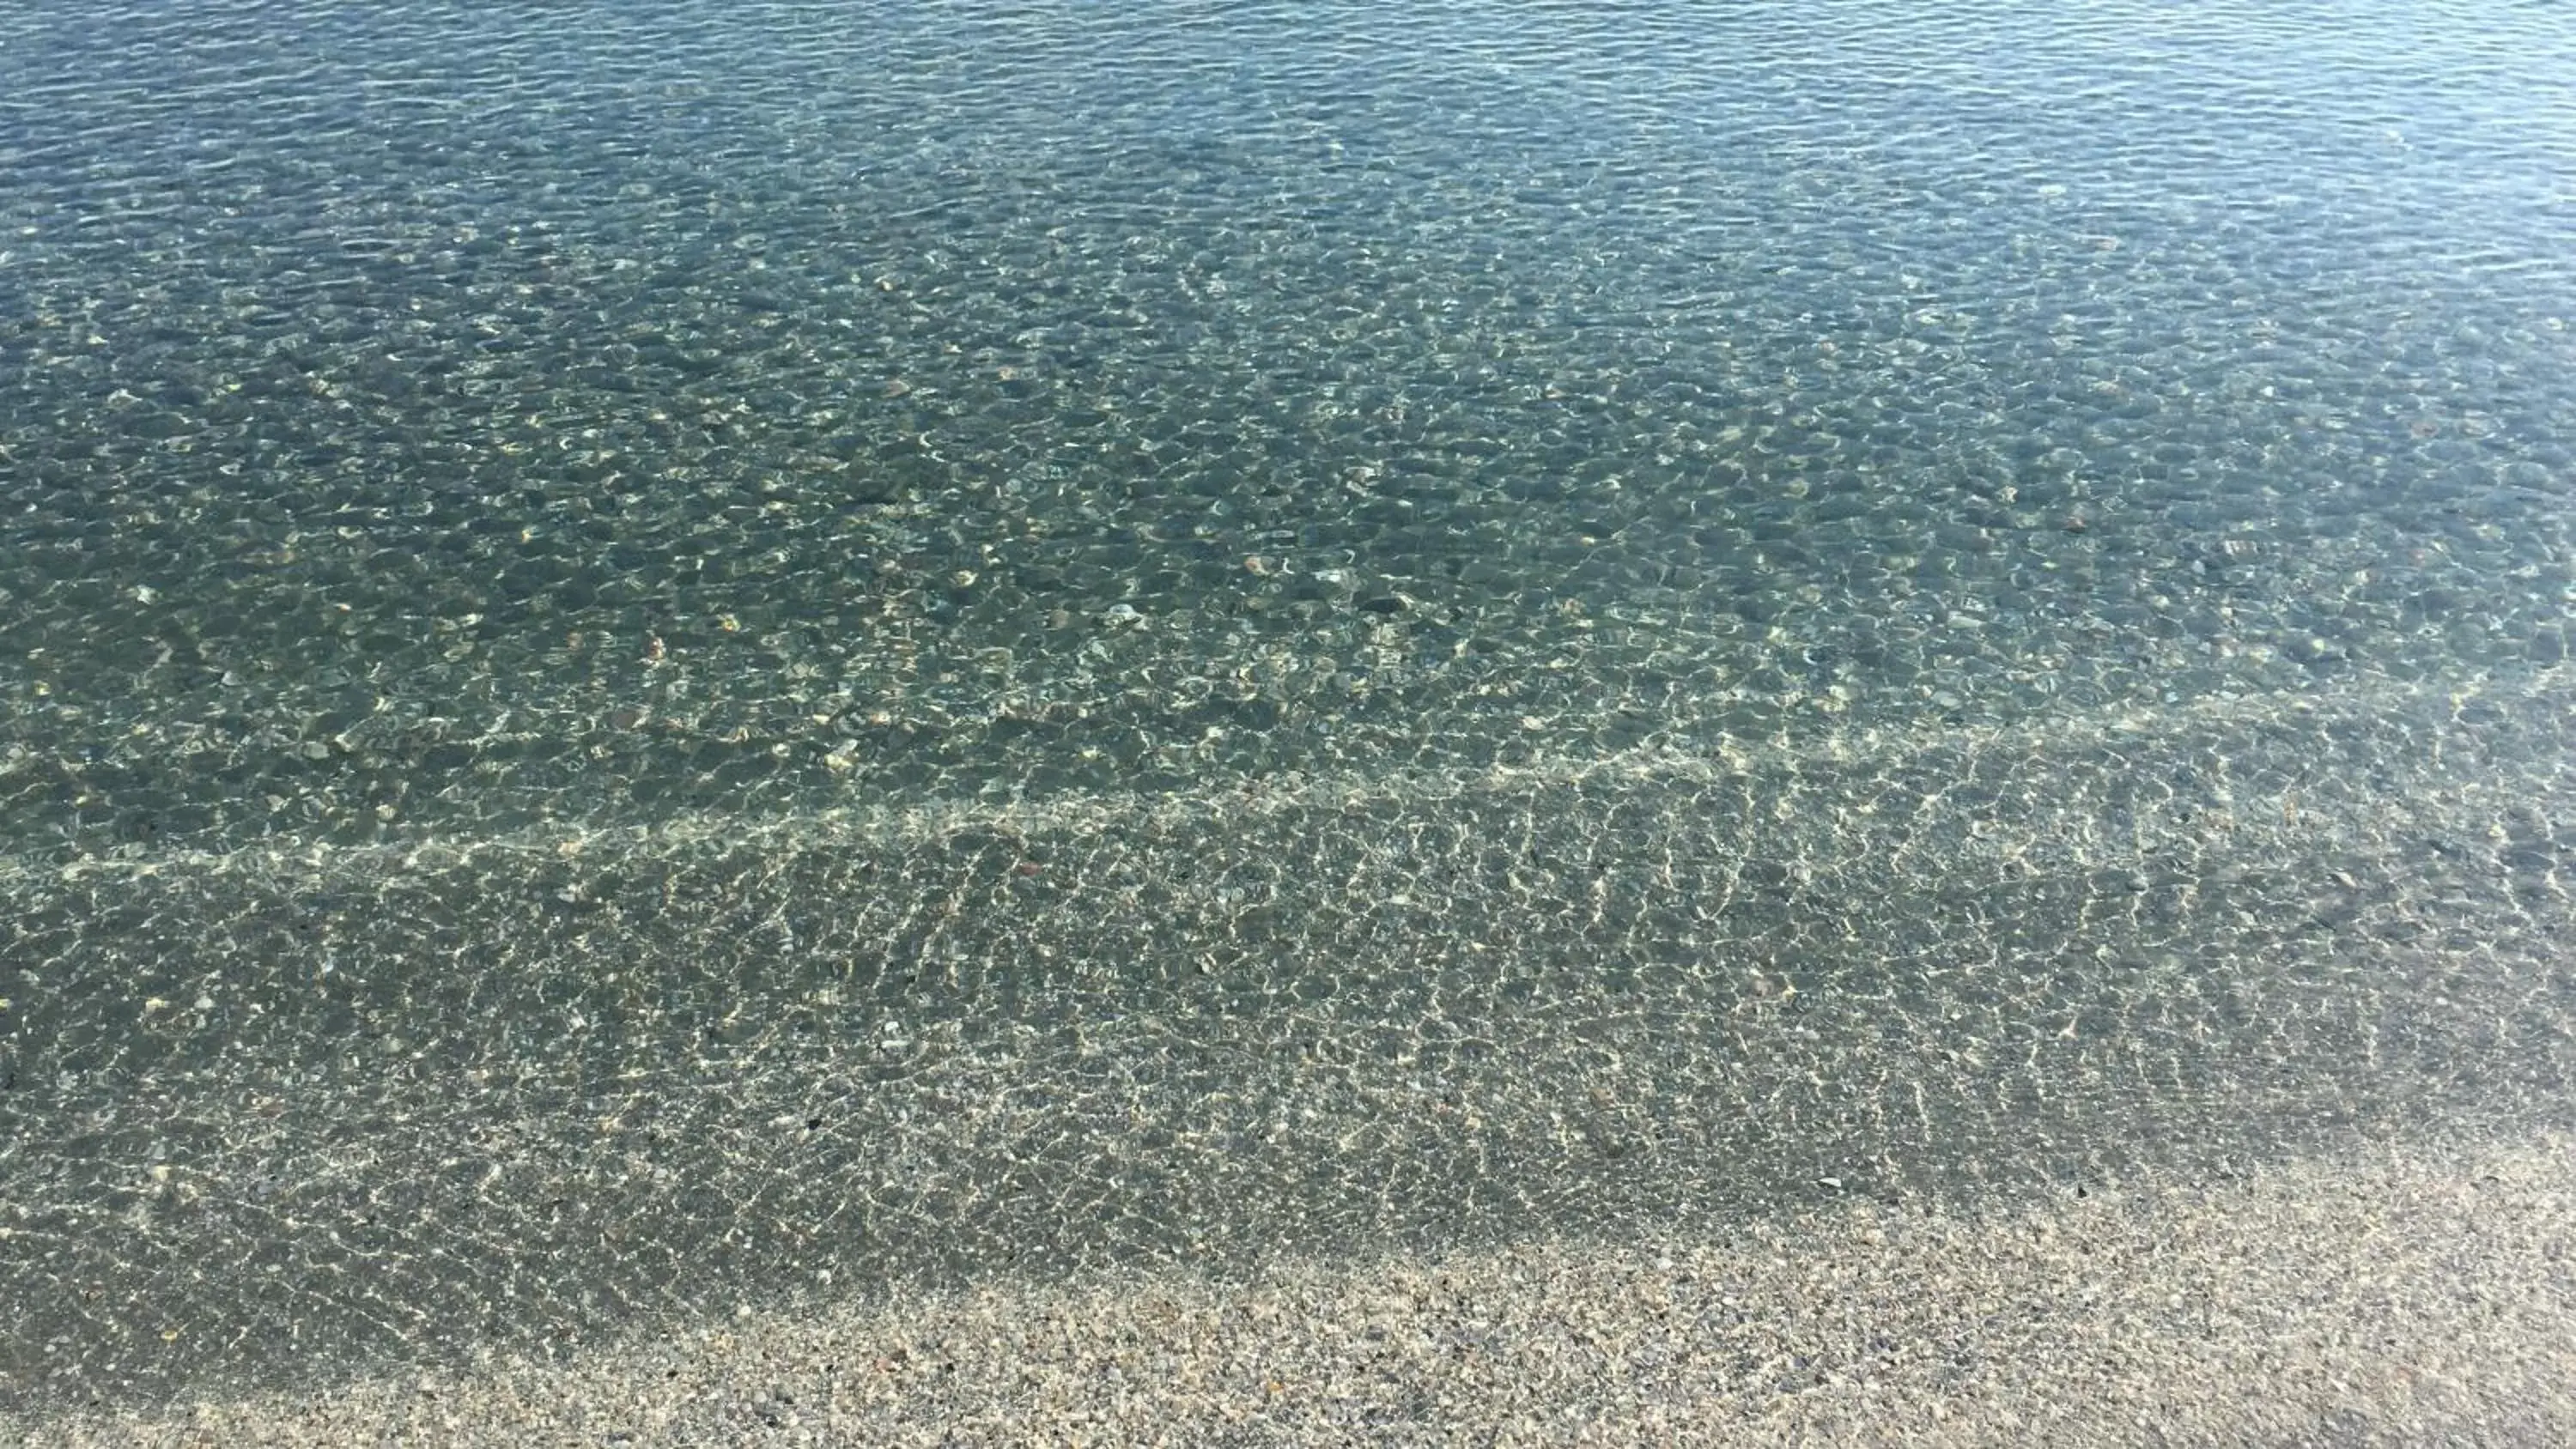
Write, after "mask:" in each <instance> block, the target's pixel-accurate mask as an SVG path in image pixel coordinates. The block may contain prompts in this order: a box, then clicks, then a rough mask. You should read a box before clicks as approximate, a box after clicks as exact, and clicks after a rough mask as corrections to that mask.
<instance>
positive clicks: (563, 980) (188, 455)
mask: <svg viewBox="0 0 2576 1449" xmlns="http://www.w3.org/2000/svg"><path fill="white" fill-rule="evenodd" d="M2570 75H2576V25H2570V24H2569V23H2568V22H2567V21H2566V20H2565V18H2564V17H2563V16H2561V15H2560V14H2559V13H2558V12H2557V11H2555V10H2553V9H2550V8H2548V7H2540V6H2515V5H2507V4H2501V3H2492V4H2481V3H2454V4H2444V5H2434V6H2404V7H2400V6H2360V7H2353V6H2305V7H2300V6H2269V5H2267V6H2260V7H2256V6H2243V5H2217V6H2203V7H2192V8H2190V9H2187V10H2181V11H2176V10H2172V9H2169V8H2166V7H2160V6H2154V5H2147V4H2127V3H2105V4H2097V5H2089V6H2084V7H2080V8H2074V9H2069V8H2067V7H2063V6H2037V5H2031V6H2021V5H2001V6H1993V5H1980V6H1941V5H1933V6H1921V5H1908V6H1895V5H1870V4H1853V5H1834V6H1823V7H1818V6H1767V7H1766V6H1705V7H1701V6H1680V7H1651V8H1643V9H1627V8H1621V7H1604V6H1592V7H1573V6H1547V5H1540V6H1531V5H1474V4H1458V5H1447V6H1439V7H1431V8H1427V9H1419V10H1416V9H1411V8H1407V9H1406V10H1405V11H1404V13H1402V14H1401V15H1398V14H1395V13H1394V12H1392V11H1389V10H1385V9H1384V8H1382V7H1365V6H1353V5H1324V6H1276V7H1271V6H1257V5H1256V6H1186V5H1146V6H1141V7H1125V8H1114V9H1113V8H1110V7H1092V6H1082V5H1055V6H1034V7H1025V8H1015V9H1013V10H1011V11H1010V12H1008V13H1003V12H1001V11H999V10H989V11H988V10H987V9H985V8H984V7H976V6H932V5H920V6H908V5H854V6H842V7H818V6H789V5H749V6H732V7H721V8H719V9H710V8H707V7H684V6H674V5H664V4H650V3H648V4H619V5H614V6H598V7H578V6H557V5H547V6H509V5H498V6H495V5H473V6H454V7H443V8H442V7H414V8H405V9H402V10H400V11H398V12H386V11H380V10H378V9H377V8H374V7H273V6H267V5H261V4H255V3H234V4H180V5H169V6H149V7H146V6H135V7H132V8H130V9H127V10H121V11H115V12H112V13H110V14H109V15H108V17H107V19H106V20H105V21H104V22H103V21H102V19H101V15H100V12H98V11H97V10H95V9H94V8H76V7H41V6H32V7H18V8H15V9H14V10H11V11H10V12H8V13H6V14H0V855H5V857H6V864H5V866H0V891H5V893H6V895H7V896H8V897H9V899H8V901H7V903H6V904H7V915H8V918H9V921H10V924H9V925H7V926H6V927H0V931H5V932H6V934H5V935H0V950H5V952H6V958H7V964H6V966H5V970H6V971H7V972H8V973H9V974H8V975H7V976H6V977H5V978H0V997H5V998H7V999H8V1005H7V1007H6V1009H5V1011H0V1080H5V1081H6V1083H7V1089H6V1091H5V1092H0V1118H5V1119H6V1120H7V1124H8V1127H9V1129H10V1131H9V1141H10V1143H11V1144H12V1145H11V1146H10V1147H9V1148H7V1149H6V1153H7V1156H5V1157H0V1182H5V1184H6V1185H5V1186H0V1195H4V1196H5V1202H0V1208H5V1211H6V1214H7V1216H6V1217H0V1222H5V1223H7V1224H9V1225H10V1226H9V1228H8V1231H9V1233H10V1234H11V1236H10V1237H9V1238H7V1239H6V1240H5V1241H0V1246H6V1247H12V1248H15V1249H18V1250H20V1251H18V1253H17V1254H16V1256H15V1259H14V1262H11V1263H6V1264H0V1297H7V1298H10V1299H15V1300H19V1301H26V1302H34V1301H58V1300H60V1298H61V1295H62V1294H63V1293H64V1291H65V1289H66V1287H67V1286H69V1285H83V1284H85V1285H89V1288H90V1290H94V1292H93V1294H92V1298H91V1300H89V1301H91V1302H92V1303H94V1304H96V1305H103V1306H91V1307H84V1308H80V1309H77V1310H64V1311H62V1312H60V1313H55V1314H38V1315H34V1316H31V1317H28V1318H26V1319H24V1320H23V1321H24V1323H25V1324H26V1325H27V1326H25V1327H22V1328H20V1329H16V1330H0V1335H6V1336H0V1366H4V1367H0V1371H5V1372H6V1373H8V1374H9V1375H10V1376H11V1377H12V1378H13V1379H15V1380H17V1381H19V1382H23V1383H29V1384H54V1385H58V1386H59V1385H69V1386H70V1387H71V1389H72V1390H74V1391H78V1392H101V1393H127V1392H133V1393H144V1392H165V1391H168V1390H170V1389H172V1388H174V1387H185V1386H187V1385H191V1384H197V1383H202V1382H210V1381H212V1379H213V1378H214V1377H219V1376H222V1375H226V1374H248V1375H251V1376H254V1377H257V1376H261V1375H275V1374H279V1373H284V1372H286V1371H287V1370H288V1368H289V1367H290V1366H292V1367H303V1368H309V1367H311V1361H312V1360H316V1359H318V1360H321V1361H324V1362H326V1363H329V1364H337V1363H339V1362H340V1361H341V1359H342V1358H343V1357H346V1358H347V1359H348V1360H349V1361H351V1362H361V1361H374V1360H376V1359H379V1358H385V1357H394V1358H400V1357H404V1356H412V1355H428V1354H434V1353H436V1352H440V1351H444V1350H442V1349H441V1348H439V1347H438V1345H441V1344H445V1345H449V1346H451V1347H452V1346H454V1345H456V1344H467V1345H471V1344H473V1343H476V1342H482V1341H486V1340H490V1341H501V1342H507V1343H511V1344H516V1345H523V1346H524V1345H527V1344H537V1345H557V1344H562V1343H566V1342H572V1341H587V1340H589V1339H594V1338H597V1337H599V1336H602V1335H612V1334H615V1333H620V1332H627V1331H635V1330H636V1328H637V1325H640V1324H649V1323H652V1322H656V1321H659V1319H658V1317H657V1315H665V1316H667V1315H669V1314H675V1313H676V1314H687V1313H693V1312H697V1311H700V1310H702V1309H704V1308H706V1307H707V1306H708V1305H711V1304H719V1303H720V1304H723V1305H726V1306H728V1309H729V1305H730V1304H731V1303H732V1302H733V1301H735V1299H736V1298H737V1297H751V1298H760V1299H764V1300H765V1299H768V1298H774V1297H779V1296H785V1295H792V1294H793V1293H796V1292H804V1291H814V1290H813V1285H814V1284H816V1283H818V1282H822V1281H824V1280H823V1279H822V1278H819V1277H818V1276H817V1275H818V1274H825V1275H832V1276H831V1277H830V1281H832V1282H834V1283H837V1284H838V1285H840V1286H839V1288H838V1289H837V1290H836V1291H843V1292H850V1291H858V1292H867V1291H877V1290H879V1289H881V1288H883V1287H885V1286H886V1285H889V1284H893V1283H896V1282H899V1281H910V1278H911V1277H913V1276H920V1277H955V1276H958V1275H974V1274H984V1273H995V1272H1006V1271H1050V1272H1052V1271H1061V1270H1063V1269H1065V1268H1068V1267H1083V1266H1096V1265H1102V1264H1110V1263H1122V1262H1130V1261H1185V1262H1189V1263H1192V1264H1196V1265H1201V1266H1213V1267H1216V1268H1219V1269H1229V1270H1230V1269H1231V1268H1233V1267H1239V1266H1241V1265H1243V1264H1246V1263H1249V1262H1252V1261H1255V1260H1257V1259H1258V1258H1259V1257H1260V1255H1261V1254H1262V1253H1265V1252H1269V1251H1273V1250H1277V1249H1279V1248H1281V1247H1282V1246H1285V1247H1286V1248H1288V1249H1291V1250H1295V1251H1313V1252H1337V1251H1354V1250H1358V1249H1360V1248H1364V1247H1367V1246H1369V1245H1372V1244H1384V1243H1388V1242H1394V1243H1400V1244H1408V1245H1437V1244H1440V1243H1445V1242H1455V1241H1461V1240H1465V1239H1467V1238H1472V1237H1478V1236H1485V1237H1491V1236H1496V1235H1508V1234H1514V1233H1528V1232H1541V1231H1551V1232H1552V1231H1570V1230H1579V1231H1614V1230H1616V1226H1617V1225H1618V1224H1620V1223H1633V1222H1640V1221H1654V1222H1670V1221H1675V1220H1680V1219H1686V1218H1688V1217H1689V1216H1690V1215H1692V1214H1709V1215H1717V1216H1741V1215H1745V1214H1758V1213H1762V1212H1769V1211H1776V1210H1780V1209H1781V1208H1782V1207H1783V1206H1784V1205H1785V1204H1790V1203H1796V1202H1805V1201H1808V1200H1810V1199H1811V1198H1813V1197H1815V1196H1816V1195H1817V1193H1818V1192H1819V1191H1820V1189H1818V1188H1817V1186H1816V1184H1818V1183H1824V1182H1830V1183H1832V1184H1834V1186H1833V1188H1832V1189H1830V1191H1832V1192H1841V1191H1846V1190H1849V1191H1864V1190H1866V1191H1873V1192H1883V1193H1889V1194H1897V1195H1905V1194H1928V1195H1941V1194H1958V1193H1968V1194H1976V1193H1985V1192H1991V1191H1999V1190H2004V1189H2005V1188H2007V1187H2014V1186H2016V1185H2018V1186H2021V1187H2028V1186H2029V1185H2031V1184H2048V1183H2062V1182H2065V1181H2068V1180H2078V1181H2080V1180H2083V1179H2084V1177H2085V1176H2086V1175H2087V1174H2097V1175H2098V1174H2116V1173H2118V1172H2121V1171H2126V1170H2130V1169H2131V1168H2133V1167H2135V1166H2137V1165H2140V1164H2147V1165H2156V1164H2173V1163H2184V1164H2188V1163H2190V1162H2194V1161H2199V1160H2201V1158H2202V1157H2203V1156H2216V1155H2225V1154H2231V1153H2233V1154H2261V1153H2268V1152H2280V1151H2288V1150H2295V1149H2297V1148H2299V1147H2301V1146H2303V1145H2306V1144H2310V1143H2313V1142H2315V1141H2317V1140H2320V1138H2321V1135H2322V1134H2328V1133H2331V1132H2340V1131H2369V1132H2380V1133H2389V1132H2396V1131H2400V1130H2411V1129H2412V1128H2413V1127H2414V1126H2415V1125H2417V1124H2421V1123H2424V1122H2429V1121H2434V1120H2437V1119H2438V1120H2443V1121H2449V1120H2455V1119H2456V1120H2461V1121H2489V1120H2511V1121H2514V1122H2522V1121H2527V1120H2529V1119H2531V1118H2533V1117H2536V1116H2539V1117H2545V1116H2549V1115H2550V1114H2552V1113H2554V1112H2557V1111H2559V1110H2560V1109H2558V1108H2556V1107H2554V1106H2552V1105H2550V1104H2551V1103H2553V1102H2555V1101H2557V1100H2560V1098H2559V1096H2558V1095H2557V1094H2558V1091H2559V1088H2561V1087H2562V1086H2563V1085H2564V1077H2565V1074H2566V1072H2567V1068H2568V1067H2569V1065H2570V1063H2569V1062H2568V1060H2567V1058H2566V1047H2565V1045H2564V1042H2565V1040H2566V1038H2565V1036H2564V1034H2563V1031H2562V1030H2561V1028H2562V1027H2563V1026H2564V1025H2565V1024H2566V1022H2565V1017H2566V1014H2567V1001H2568V996H2567V991H2566V988H2567V984H2568V983H2567V980H2566V965H2565V962H2566V960H2567V959H2568V958H2567V957H2566V956H2565V954H2564V947H2565V945H2566V943H2567V939H2568V934H2569V926H2570V924H2571V923H2570V920H2569V916H2568V913H2567V910H2566V905H2565V902H2566V884H2567V866H2566V863H2565V862H2566V852H2567V851H2568V850H2569V849H2571V848H2576V824H2571V823H2570V822H2571V819H2576V813H2571V800H2570V793H2569V786H2568V783H2567V782H2566V781H2565V780H2563V779H2562V778H2561V777H2560V772H2561V770H2562V769H2563V762H2564V760H2565V759H2566V758H2567V754H2566V746H2567V743H2568V741H2567V740H2566V738H2565V735H2566V723H2565V722H2566V720H2567V718H2568V713H2567V709H2566V706H2567V704H2568V703H2569V701H2570V688H2571V681H2570V680H2569V678H2568V677H2567V674H2566V652H2567V641H2568V630H2569V624H2570V618H2571V614H2576V546H2572V545H2576V541H2572V540H2571V537H2570V527H2571V518H2572V517H2576V515H2571V510H2570V508H2569V492H2570V488H2571V486H2576V388H2571V383H2570V381H2569V379H2570V378H2571V377H2576V365H2572V364H2576V335H2571V330H2570V328H2571V323H2570V319H2571V318H2576V262H2571V261H2570V260H2569V252H2568V249H2567V246H2566V240H2567V237H2568V235H2569V234H2570V229H2571V223H2576V190H2571V185H2576V183H2571V181H2570V179H2569V178H2570V177H2576V99H2571V96H2576V93H2571V92H2570V91H2569V89H2568V87H2567V85H2566V78H2567V77H2568V76H2570ZM603 1243H605V1244H612V1245H614V1246H611V1247H606V1248H603V1247H602V1246H601V1245H602V1244H603ZM272 1270H274V1271H272ZM192 1273H194V1274H196V1275H197V1276H196V1277H193V1278H192V1277H191V1276H190V1274H192ZM496 1283H498V1284H506V1285H508V1287H507V1291H506V1292H503V1291H502V1290H499V1289H495V1288H494V1287H493V1286H492V1285H494V1284H496ZM85 1291H86V1290H85ZM5 1316H6V1315H0V1317H5ZM173 1324H175V1325H177V1326H178V1330H177V1332H176V1333H175V1334H174V1336H172V1337H168V1338H165V1337H163V1336H162V1332H163V1329H164V1328H165V1327H166V1326H169V1325H173ZM317 1335H318V1336H320V1337H322V1338H324V1339H327V1340H329V1341H331V1342H333V1343H335V1344H337V1345H339V1347H338V1348H334V1349H332V1350H329V1351H321V1350H309V1349H306V1348H302V1347H289V1348H280V1347H277V1345H278V1344H279V1343H291V1342H300V1341H309V1340H311V1339H312V1338H314V1337H316V1336H317ZM247 1344H261V1345H265V1346H263V1347H246V1346H245V1345H247ZM342 1350H345V1354H344V1353H343V1352H342Z"/></svg>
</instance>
